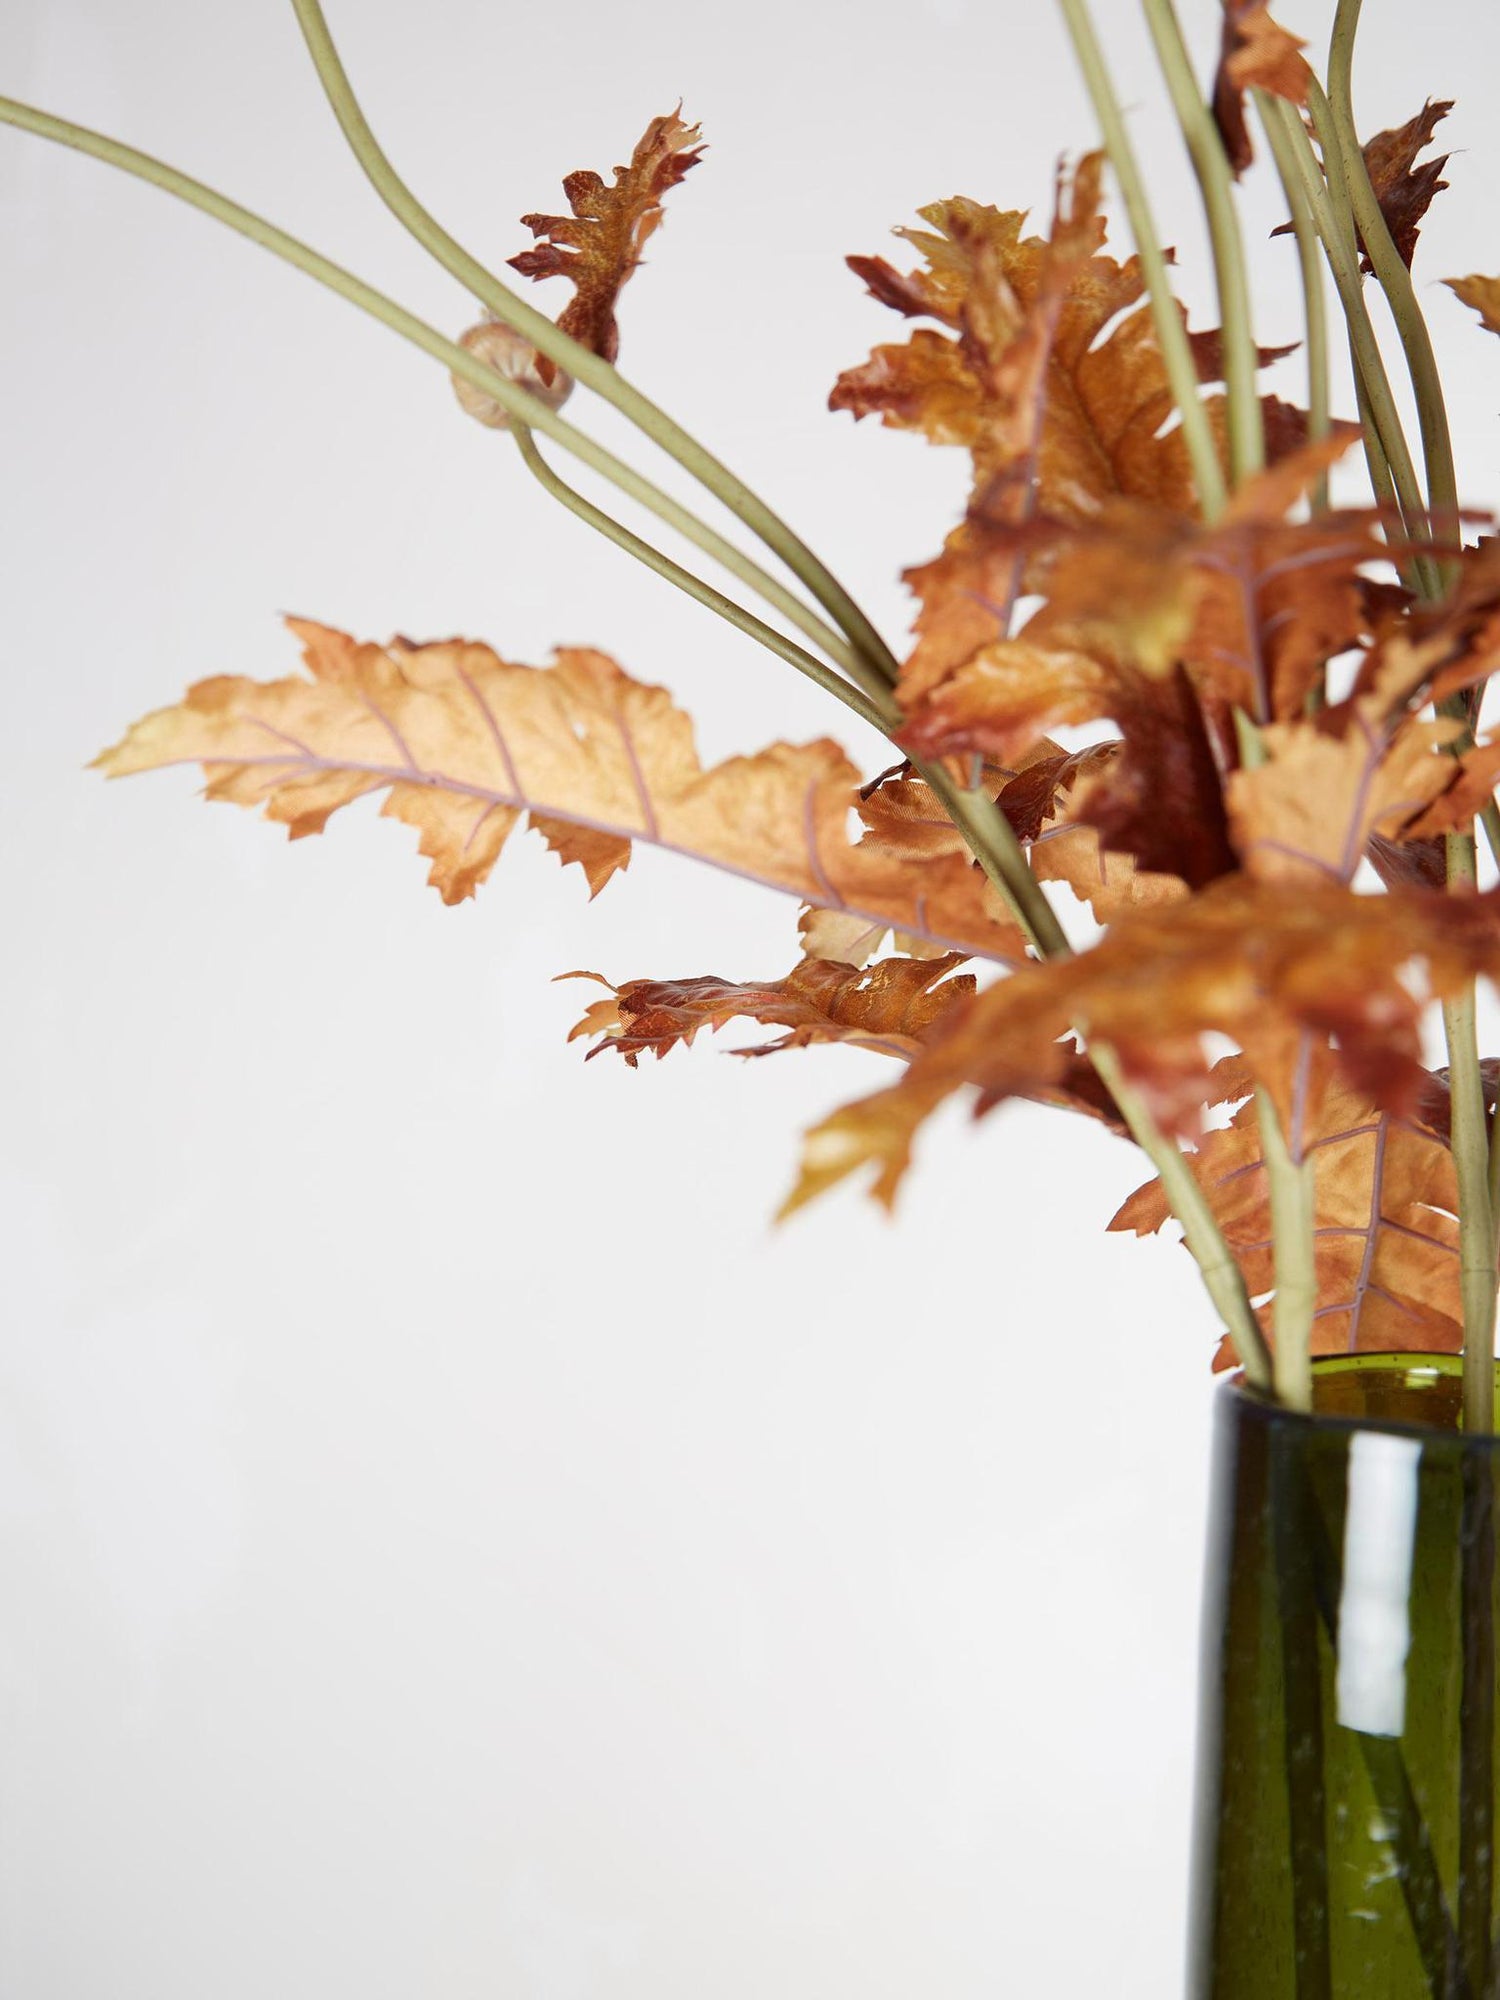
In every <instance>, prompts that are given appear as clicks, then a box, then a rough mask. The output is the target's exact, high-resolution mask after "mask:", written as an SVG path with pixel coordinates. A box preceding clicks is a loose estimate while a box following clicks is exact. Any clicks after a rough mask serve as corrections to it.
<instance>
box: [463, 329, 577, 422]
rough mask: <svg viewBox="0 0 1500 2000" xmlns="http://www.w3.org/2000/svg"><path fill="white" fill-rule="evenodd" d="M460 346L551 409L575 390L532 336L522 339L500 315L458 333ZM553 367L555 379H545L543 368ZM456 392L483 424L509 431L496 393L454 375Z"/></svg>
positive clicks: (505, 413)
mask: <svg viewBox="0 0 1500 2000" xmlns="http://www.w3.org/2000/svg"><path fill="white" fill-rule="evenodd" d="M458 344H459V346H460V347H466V348H467V349H468V350H469V352H470V354H472V355H473V356H474V358H475V360H476V361H482V362H483V363H484V364H485V366H486V367H487V368H493V369H494V370H495V372H496V373H497V374H499V375H503V376H505V378H506V380H507V381H510V382H515V383H517V384H519V386H520V387H521V388H523V389H527V390H529V391H530V392H531V394H532V395H533V396H535V397H537V398H538V399H539V401H541V402H543V403H545V404H546V405H547V407H548V409H549V410H557V409H561V407H562V405H563V404H564V403H565V402H566V401H567V400H568V398H569V396H571V395H572V393H573V378H572V376H571V375H565V374H564V373H563V371H562V369H561V368H558V367H556V366H555V365H553V364H549V363H546V362H544V361H543V360H542V357H541V355H539V354H538V353H537V351H536V349H535V348H534V347H533V346H532V344H531V342H530V341H529V340H523V339H522V337H521V335H520V334H519V333H517V332H516V331H515V329H514V328H513V327H509V326H506V325H504V324H503V323H502V322H501V321H500V320H497V319H485V320H481V321H480V322H479V324H478V326H471V327H470V328H469V330H468V332H467V333H461V334H460V335H459V337H458ZM544 367H550V371H551V375H552V380H551V381H550V382H548V381H545V380H544V379H543V376H542V369H543V368H544ZM450 379H451V380H452V383H453V393H454V395H455V396H457V398H458V400H459V403H460V405H461V406H462V407H463V408H464V409H465V410H466V411H467V412H468V414H469V415H470V416H471V417H474V418H476V419H477V420H478V422H480V423H481V424H487V425H488V426H489V428H490V429H491V430H492V431H508V430H509V429H510V425H511V417H510V412H509V410H507V409H506V408H505V407H504V405H503V404H501V403H497V402H496V401H495V399H494V397H493V396H487V395H486V394H485V393H484V391H483V390H482V389H476V388H475V387H474V386H473V384H472V383H470V382H465V381H464V380H463V379H462V377H460V376H458V375H454V376H452V377H451V378H450Z"/></svg>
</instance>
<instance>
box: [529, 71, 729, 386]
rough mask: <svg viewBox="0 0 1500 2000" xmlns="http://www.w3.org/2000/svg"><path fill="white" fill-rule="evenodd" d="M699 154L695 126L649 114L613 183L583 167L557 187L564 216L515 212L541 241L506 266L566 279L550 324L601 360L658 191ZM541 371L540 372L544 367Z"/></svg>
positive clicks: (608, 352)
mask: <svg viewBox="0 0 1500 2000" xmlns="http://www.w3.org/2000/svg"><path fill="white" fill-rule="evenodd" d="M678 110H679V111H680V110H681V106H679V107H678ZM702 155H703V147H702V145H701V143H700V133H699V130H698V127H697V126H696V125H684V124H683V122H682V119H681V118H680V117H679V116H678V114H677V112H675V111H674V112H672V113H671V114H670V115H669V116H667V117H665V118H653V119H652V121H651V123H650V124H649V125H648V126H647V127H646V130H645V133H644V135H643V136H642V138H641V139H640V141H639V143H638V144H637V146H636V149H635V151H634V152H633V153H632V154H631V156H630V164H629V166H628V167H616V168H615V178H614V185H613V186H612V187H611V186H610V185H609V184H608V183H607V182H605V181H604V180H603V179H601V177H600V176H599V175H598V174H596V173H592V172H589V171H588V170H582V171H580V172H578V173H573V174H569V175H568V176H567V178H566V179H565V180H564V182H563V192H564V194H566V196H567V197H568V206H569V207H570V208H571V209H572V211H573V212H572V214H571V215H523V216H522V217H521V220H522V222H523V223H524V224H525V226H526V227H527V228H528V229H529V230H530V231H531V232H532V234H533V235H534V236H536V237H538V238H540V239H541V240H540V241H539V242H538V243H537V245H536V247H535V248H534V249H531V250H523V251H522V252H521V254H520V256H518V257H512V258H511V259H510V260H509V261H510V266H511V269H512V270H515V271H519V272H520V273H521V275H522V276H523V277H527V278H556V277H561V278H567V279H568V280H570V282H571V283H572V285H573V287H574V294H573V297H572V298H571V299H570V300H569V302H568V304H567V305H566V306H564V308H563V310H562V312H561V313H560V314H559V316H558V321H557V323H558V325H559V326H560V327H561V328H562V329H563V331H564V332H565V333H571V334H572V336H573V338H574V339H575V340H581V341H582V342H583V343H584V345H585V346H586V347H591V348H593V350H594V352H595V353H596V354H602V355H603V356H604V358H605V360H606V361H613V360H614V358H615V356H616V355H617V354H618V353H619V351H620V330H619V327H618V326H617V325H616V323H615V301H616V300H617V299H618V297H619V295H620V288H621V286H622V285H623V284H624V283H625V281H626V279H627V278H628V277H629V276H630V274H631V272H632V271H634V270H635V268H636V266H637V265H638V264H639V263H640V261H641V251H642V250H643V249H644V248H645V245H646V242H647V240H648V239H649V238H650V237H651V236H652V234H653V233H654V232H655V230H656V229H657V228H658V226H659V225H660V223H661V219H662V207H661V204H662V198H663V196H664V195H665V194H666V192H667V190H668V189H669V188H673V187H675V186H676V185H677V183H678V182H679V181H680V180H681V179H682V177H683V175H684V174H685V173H686V172H687V171H688V169H689V168H690V167H695V166H696V165H697V164H698V161H699V160H700V159H701V158H702ZM543 372H544V375H546V370H545V368H544V370H543Z"/></svg>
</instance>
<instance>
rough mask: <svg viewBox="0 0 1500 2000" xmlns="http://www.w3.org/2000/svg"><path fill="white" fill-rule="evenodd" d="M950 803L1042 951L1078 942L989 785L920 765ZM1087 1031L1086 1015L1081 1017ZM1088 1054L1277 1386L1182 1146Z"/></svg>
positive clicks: (1207, 1274) (1228, 1312) (1251, 1350)
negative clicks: (972, 785) (976, 785)
mask: <svg viewBox="0 0 1500 2000" xmlns="http://www.w3.org/2000/svg"><path fill="white" fill-rule="evenodd" d="M915 768H916V769H917V770H918V772H919V773H920V774H921V776H922V777H923V778H924V779H925V780H926V782H927V783H928V784H929V785H930V786H931V787H932V789H933V791H934V792H936V794H937V796H938V797H939V798H940V799H941V800H942V802H943V804H944V806H945V807H946V808H947V810H948V812H949V814H950V816H951V817H952V819H953V822H954V824H955V825H956V826H957V827H958V828H959V830H960V831H961V832H962V833H963V835H964V838H965V839H966V840H967V841H968V842H969V845H970V846H971V847H972V848H973V850H974V852H975V854H976V855H977V856H978V858H979V861H980V865H981V866H982V867H983V868H984V870H985V873H986V874H987V875H988V876H989V878H990V880H991V881H992V882H993V883H994V884H995V886H996V888H997V889H998V890H999V891H1000V893H1001V895H1002V896H1003V897H1004V898H1005V901H1006V903H1007V905H1008V906H1009V908H1010V910H1011V912H1012V913H1013V915H1014V916H1015V918H1016V920H1017V922H1018V923H1019V924H1020V925H1021V926H1022V928H1023V929H1024V930H1025V932H1026V934H1027V936H1028V937H1029V938H1030V940H1031V942H1032V944H1033V945H1034V946H1035V948H1036V950H1037V951H1038V952H1039V953H1040V955H1041V956H1042V957H1043V958H1066V957H1067V956H1068V954H1069V952H1070V951H1071V949H1072V947H1071V946H1070V945H1069V943H1068V938H1067V933H1066V932H1065V931H1064V930H1063V927H1062V925H1061V923H1059V921H1058V918H1057V912H1056V911H1055V910H1054V909H1053V908H1052V905H1051V904H1050V903H1049V902H1048V900H1047V895H1046V891H1045V890H1044V889H1043V888H1042V885H1041V884H1040V883H1039V882H1038V881H1037V879H1036V877H1035V875H1033V874H1032V872H1031V868H1030V866H1029V865H1028V863H1027V860H1026V856H1025V854H1024V852H1023V851H1022V848H1021V843H1020V841H1019V840H1017V838H1016V835H1015V830H1014V828H1013V827H1012V826H1011V824H1010V821H1009V820H1008V819H1006V817H1005V815H1004V813H1003V812H1001V810H1000V808H999V807H998V806H997V805H996V804H995V802H994V800H993V799H991V798H990V796H989V794H988V793H987V792H982V791H978V792H976V791H964V790H961V789H960V788H959V787H958V786H956V785H954V784H953V783H952V782H951V781H950V780H949V779H948V778H947V777H946V776H945V774H944V773H943V771H942V770H941V769H940V768H939V767H937V766H935V765H927V764H918V765H916V766H915ZM1080 1027H1081V1031H1082V1032H1083V1033H1084V1034H1085V1036H1086V1035H1087V1023H1082V1024H1080ZM1088 1052H1089V1059H1090V1060H1091V1062H1092V1063H1093V1065H1094V1068H1095V1069H1096V1070H1097V1071H1098V1073H1099V1076H1100V1078H1101V1080H1102V1081H1103V1083H1104V1086H1105V1088H1106V1089H1107V1090H1108V1091H1109V1093H1110V1095H1111V1096H1112V1097H1113V1098H1114V1100H1115V1103H1116V1104H1117V1105H1118V1106H1119V1110H1120V1115H1121V1117H1122V1118H1123V1119H1124V1121H1125V1124H1126V1127H1127V1129H1128V1131H1129V1133H1130V1136H1131V1138H1132V1139H1134V1141H1135V1143H1136V1144H1137V1145H1138V1146H1139V1147H1140V1149H1141V1151H1142V1152H1143V1153H1144V1154H1145V1155H1146V1157H1147V1159H1148V1160H1150V1162H1151V1164H1152V1166H1153V1167H1154V1168H1155V1169H1156V1172H1157V1174H1158V1176H1159V1178H1160V1180H1161V1184H1162V1188H1163V1190H1164V1192H1165V1194H1166V1197H1167V1200H1168V1202H1169V1203H1170V1205H1171V1209H1172V1213H1173V1214H1174V1215H1175V1216H1176V1217H1177V1220H1178V1221H1179V1222H1180V1223H1181V1224H1182V1233H1183V1238H1184V1240H1185V1242H1186V1243H1187V1247H1188V1249H1189V1251H1190V1252H1191V1254H1192V1257H1193V1260H1194V1262H1195V1263H1196V1264H1197V1266H1198V1269H1199V1272H1200V1274H1201V1275H1202V1278H1203V1283H1204V1286H1205V1288H1206V1290H1207V1292H1208V1295H1209V1298H1210V1299H1211V1300H1212V1301H1213V1304H1214V1306H1215V1308H1216V1309H1217V1311H1218V1313H1219V1316H1220V1318H1221V1319H1222V1320H1223V1322H1224V1325H1225V1326H1226V1327H1227V1328H1228V1329H1229V1331H1230V1333H1231V1334H1232V1335H1233V1337H1234V1344H1235V1346H1236V1348H1237V1349H1238V1351H1239V1356H1240V1359H1241V1361H1242V1362H1243V1363H1244V1365H1245V1373H1246V1375H1247V1376H1248V1377H1249V1379H1250V1380H1251V1381H1252V1382H1253V1383H1254V1384H1255V1386H1256V1387H1257V1388H1259V1389H1264V1390H1267V1391H1269V1389H1270V1387H1271V1356H1270V1352H1269V1350H1268V1348H1267V1346H1266V1342H1265V1338H1264V1336H1263V1335H1262V1333H1261V1330H1260V1323H1259V1321H1258V1320H1257V1319H1256V1317H1255V1311H1254V1308H1253V1307H1252V1306H1251V1304H1250V1298H1249V1294H1248V1293H1247V1292H1246V1290H1245V1279H1244V1274H1243V1273H1242V1272H1241V1270H1240V1267H1239V1265H1238V1264H1237V1263H1236V1262H1235V1260H1234V1253H1233V1252H1232V1251H1231V1250H1230V1248H1229V1245H1228V1244H1227V1243H1226V1241H1225V1240H1224V1234H1223V1231H1222V1230H1221V1229H1220V1228H1219V1225H1218V1222H1217V1221H1216V1220H1215V1217H1214V1212H1213V1209H1212V1208H1211V1207H1210V1205H1209V1202H1208V1198H1207V1196H1206V1195H1205V1194H1204V1192H1203V1190H1202V1188H1201V1187H1200V1186H1199V1185H1198V1180H1197V1176H1196V1175H1195V1174H1194V1172H1193V1170H1192V1167H1191V1165H1190V1164H1189V1162H1188V1160H1187V1158H1186V1156H1185V1154H1184V1153H1183V1151H1182V1148H1181V1147H1180V1146H1178V1145H1177V1143H1176V1142H1175V1140H1173V1139H1170V1138H1168V1136H1167V1135H1166V1133H1164V1132H1163V1131H1162V1129H1161V1127H1160V1126H1159V1125H1158V1124H1157V1123H1156V1121H1155V1119H1154V1118H1153V1117H1152V1116H1151V1113H1150V1112H1149V1111H1148V1110H1147V1108H1146V1106H1145V1104H1144V1103H1143V1102H1142V1100H1141V1097H1140V1094H1139V1092H1137V1091H1136V1090H1135V1089H1134V1088H1133V1087H1132V1086H1131V1084H1130V1082H1129V1081H1128V1079H1127V1078H1126V1076H1125V1072H1124V1070H1123V1068H1122V1067H1121V1064H1120V1060H1119V1058H1118V1056H1116V1054H1115V1052H1114V1050H1113V1049H1112V1048H1111V1047H1110V1046H1109V1045H1108V1044H1107V1043H1105V1042H1096V1041H1089V1043H1088Z"/></svg>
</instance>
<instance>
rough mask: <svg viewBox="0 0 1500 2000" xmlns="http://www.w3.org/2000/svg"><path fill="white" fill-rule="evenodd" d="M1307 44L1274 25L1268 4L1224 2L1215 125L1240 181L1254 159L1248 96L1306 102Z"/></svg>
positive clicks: (1249, 0)
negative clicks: (1268, 94)
mask: <svg viewBox="0 0 1500 2000" xmlns="http://www.w3.org/2000/svg"><path fill="white" fill-rule="evenodd" d="M1305 46H1306V45H1305V43H1303V42H1301V41H1299V40H1298V38H1297V36H1295V35H1293V34H1290V33H1288V31H1287V30H1286V29H1285V28H1283V27H1279V26H1278V25H1277V23H1276V22H1275V21H1273V20H1272V19H1271V9H1270V4H1269V0H1224V28H1223V35H1222V39H1221V43H1220V49H1219V69H1218V74H1217V76H1216V77H1215V78H1214V95H1213V107H1214V122H1215V124H1216V125H1217V126H1218V128H1219V134H1220V137H1221V138H1222V139H1223V141H1224V150H1225V151H1226V152H1227V153H1228V155H1229V164H1230V165H1231V166H1232V167H1233V169H1234V172H1235V176H1236V178H1238V176H1239V175H1240V174H1242V173H1243V172H1244V171H1245V169H1246V167H1248V166H1249V165H1250V163H1251V161H1252V160H1253V159H1254V157H1255V151H1254V148H1253V147H1252V146H1251V144H1250V132H1249V128H1248V127H1247V125H1246V123H1245V92H1246V91H1247V90H1268V91H1270V92H1271V94H1272V96H1273V97H1285V98H1287V99H1288V100H1289V101H1290V102H1291V103H1293V104H1305V103H1306V102H1307V76H1308V69H1307V63H1306V61H1305V60H1304V58H1303V55H1302V50H1303V48H1304V47H1305Z"/></svg>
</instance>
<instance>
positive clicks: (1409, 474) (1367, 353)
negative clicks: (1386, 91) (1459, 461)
mask: <svg viewBox="0 0 1500 2000" xmlns="http://www.w3.org/2000/svg"><path fill="white" fill-rule="evenodd" d="M1308 102H1309V104H1310V105H1311V106H1312V107H1313V118H1314V123H1315V124H1316V125H1317V127H1318V136H1319V139H1320V140H1321V142H1322V145H1323V152H1324V158H1325V159H1327V160H1330V161H1332V162H1334V163H1335V165H1336V163H1337V160H1338V149H1337V144H1336V141H1335V139H1334V136H1333V131H1332V120H1331V116H1330V114H1329V111H1328V101H1327V99H1326V98H1325V97H1324V96H1323V93H1322V92H1321V90H1320V89H1319V88H1318V86H1317V84H1316V82H1313V81H1310V82H1309V86H1308ZM1271 115H1272V116H1274V117H1276V118H1278V119H1279V121H1280V123H1281V126H1282V129H1283V131H1284V132H1285V133H1286V135H1287V138H1288V141H1289V145H1288V152H1289V155H1290V158H1291V161H1292V163H1293V164H1294V165H1295V167H1296V170H1297V177H1298V179H1299V180H1300V182H1301V184H1302V189H1303V192H1304V194H1305V195H1306V197H1307V203H1308V207H1309V209H1310V210H1311V212H1312V215H1313V219H1314V221H1315V222H1316V224H1317V229H1318V235H1319V237H1320V238H1321V240H1322V244H1323V253H1324V255H1325V256H1326V258H1327V259H1328V268H1329V270H1330V271H1331V272H1332V273H1333V282H1334V284H1335V286H1336V287H1337V290H1338V295H1339V304H1340V305H1341V306H1342V307H1343V311H1344V319H1345V321H1346V323H1347V325H1348V329H1349V344H1350V347H1351V349H1352V351H1353V354H1354V364H1355V371H1356V375H1357V378H1358V380H1359V383H1360V384H1361V387H1362V390H1363V394H1364V397H1365V400H1366V402H1367V404H1368V407H1369V413H1370V424H1371V427H1372V430H1373V434H1374V436H1375V437H1376V438H1377V439H1378V441H1379V445H1380V450H1381V452H1382V454H1383V455H1384V458H1385V460H1386V463H1387V464H1388V465H1389V467H1390V470H1391V478H1392V480H1393V482H1394V485H1395V491H1396V497H1397V500H1398V503H1399V506H1400V510H1401V518H1402V523H1403V525H1404V527H1405V529H1406V532H1407V534H1408V535H1409V536H1411V538H1412V539H1413V540H1415V541H1422V542H1425V541H1426V540H1427V539H1428V535H1427V519H1426V508H1425V505H1424V503H1423V499H1422V491H1421V488H1420V486H1419V485H1418V484H1417V473H1416V467H1415V465H1414V464H1413V463H1412V457H1411V452H1410V451H1409V450H1408V448H1407V443H1406V434H1405V432H1404V431H1403V430H1402V428H1401V419H1400V416H1399V414H1398V413H1397V410H1396V401H1395V398H1394V396H1393V395H1392V394H1391V384H1390V377H1389V376H1388V375H1387V374H1386V369H1385V361H1384V359H1383V357H1382V355H1381V352H1380V344H1379V342H1378V341H1377V340H1376V338H1375V329H1374V327H1373V326H1372V325H1371V323H1370V315H1369V312H1368V311H1367V309H1366V307H1365V300H1364V290H1363V286H1362V282H1361V279H1360V274H1359V254H1358V251H1357V249H1356V247H1355V240H1354V229H1353V224H1352V220H1351V219H1350V217H1349V215H1348V212H1347V209H1346V208H1345V207H1343V206H1341V205H1340V203H1339V202H1338V200H1337V199H1336V197H1335V195H1334V193H1333V190H1332V187H1331V184H1330V182H1329V180H1328V179H1327V178H1326V177H1325V175H1324V171H1323V168H1322V167H1321V166H1319V164H1318V161H1317V157H1316V155H1315V154H1314V152H1313V149H1312V143H1311V141H1310V140H1309V138H1308V136H1307V134H1306V132H1305V131H1304V130H1303V128H1302V123H1301V120H1300V119H1299V118H1298V117H1297V115H1296V113H1295V112H1294V111H1293V109H1292V107H1291V106H1290V105H1289V104H1286V103H1284V102H1283V101H1281V100H1280V99H1278V100H1276V102H1275V104H1274V106H1273V107H1272V108H1271ZM1416 567H1417V570H1418V572H1419V574H1420V576H1421V578H1422V587H1423V594H1424V595H1427V596H1435V595H1437V594H1438V591H1439V589H1440V581H1439V579H1438V577H1437V575H1436V572H1435V570H1434V567H1433V565H1432V563H1431V561H1430V559H1429V558H1427V557H1426V556H1419V557H1418V558H1417V559H1416Z"/></svg>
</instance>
